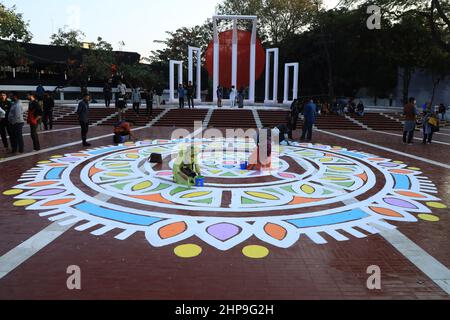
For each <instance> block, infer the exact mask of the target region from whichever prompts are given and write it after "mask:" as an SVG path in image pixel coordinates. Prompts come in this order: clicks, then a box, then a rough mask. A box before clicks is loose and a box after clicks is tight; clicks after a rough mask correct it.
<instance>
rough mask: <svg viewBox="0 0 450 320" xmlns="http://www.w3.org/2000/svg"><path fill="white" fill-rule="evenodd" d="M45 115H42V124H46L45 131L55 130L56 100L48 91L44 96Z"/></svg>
mask: <svg viewBox="0 0 450 320" xmlns="http://www.w3.org/2000/svg"><path fill="white" fill-rule="evenodd" d="M43 105H44V113H43V114H42V122H43V123H44V130H45V131H47V130H49V129H50V130H53V109H54V108H55V99H53V96H52V94H51V93H50V92H49V91H47V92H46V93H45V95H44V102H43Z"/></svg>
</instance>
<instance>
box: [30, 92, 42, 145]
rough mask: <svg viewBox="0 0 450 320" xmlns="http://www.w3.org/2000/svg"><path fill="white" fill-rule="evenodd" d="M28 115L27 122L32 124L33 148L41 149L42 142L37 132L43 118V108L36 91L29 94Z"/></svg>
mask: <svg viewBox="0 0 450 320" xmlns="http://www.w3.org/2000/svg"><path fill="white" fill-rule="evenodd" d="M28 101H29V104H28V117H27V123H28V124H29V125H30V136H31V140H33V150H34V151H39V150H41V144H40V143H39V135H38V133H37V129H38V125H39V121H40V120H41V118H42V110H41V107H40V106H39V102H38V101H37V97H36V95H35V94H34V93H29V94H28Z"/></svg>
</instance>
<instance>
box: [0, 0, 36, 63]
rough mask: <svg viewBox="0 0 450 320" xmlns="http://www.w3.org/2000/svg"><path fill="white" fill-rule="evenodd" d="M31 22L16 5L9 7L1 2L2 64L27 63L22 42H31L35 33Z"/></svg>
mask: <svg viewBox="0 0 450 320" xmlns="http://www.w3.org/2000/svg"><path fill="white" fill-rule="evenodd" d="M28 27H29V24H28V22H26V21H24V19H23V16H22V14H20V13H17V12H16V7H14V6H13V7H11V8H7V7H5V6H4V5H3V4H2V3H0V66H3V67H5V66H10V67H17V66H23V65H27V64H28V63H29V60H28V58H27V56H26V52H25V50H24V49H23V48H22V46H21V45H20V42H25V43H26V42H30V41H31V39H32V37H33V35H32V34H31V33H30V31H29V30H28Z"/></svg>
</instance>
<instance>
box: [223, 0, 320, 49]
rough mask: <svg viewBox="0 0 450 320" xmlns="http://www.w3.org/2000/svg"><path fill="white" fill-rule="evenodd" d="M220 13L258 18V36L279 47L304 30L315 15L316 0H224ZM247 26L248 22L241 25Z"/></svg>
mask: <svg viewBox="0 0 450 320" xmlns="http://www.w3.org/2000/svg"><path fill="white" fill-rule="evenodd" d="M217 9H218V12H219V14H238V15H256V16H258V19H259V23H258V34H259V36H260V37H261V39H262V40H263V41H268V42H270V43H271V44H273V45H278V44H279V43H281V42H283V41H284V40H286V39H288V38H290V37H292V36H293V35H295V34H299V33H301V32H303V31H305V29H306V27H307V26H308V25H309V24H310V23H311V21H312V19H313V17H314V14H315V12H316V3H315V1H313V0H225V1H224V2H223V3H221V4H219V5H218V7H217ZM241 24H244V26H246V23H245V22H241Z"/></svg>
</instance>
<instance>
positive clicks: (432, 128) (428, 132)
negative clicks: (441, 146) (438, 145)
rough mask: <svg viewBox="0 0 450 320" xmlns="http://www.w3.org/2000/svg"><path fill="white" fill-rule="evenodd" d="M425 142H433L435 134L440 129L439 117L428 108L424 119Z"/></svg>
mask: <svg viewBox="0 0 450 320" xmlns="http://www.w3.org/2000/svg"><path fill="white" fill-rule="evenodd" d="M422 125H423V142H422V143H423V144H427V143H428V144H431V142H432V140H433V134H434V133H435V132H437V131H439V129H438V128H439V119H438V117H437V115H436V113H435V112H434V111H433V110H432V109H427V110H426V111H425V112H424V115H423V119H422Z"/></svg>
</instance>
